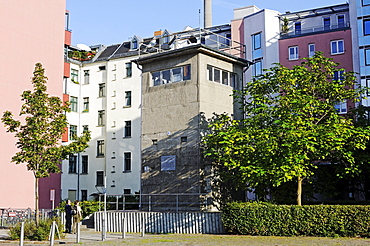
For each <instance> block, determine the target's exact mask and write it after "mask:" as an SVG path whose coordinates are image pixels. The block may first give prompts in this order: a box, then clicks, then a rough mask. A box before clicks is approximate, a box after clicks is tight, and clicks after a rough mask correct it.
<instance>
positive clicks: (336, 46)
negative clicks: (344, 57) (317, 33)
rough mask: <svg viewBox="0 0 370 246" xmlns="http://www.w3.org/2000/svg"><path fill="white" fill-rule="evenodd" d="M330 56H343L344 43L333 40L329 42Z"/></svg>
mask: <svg viewBox="0 0 370 246" xmlns="http://www.w3.org/2000/svg"><path fill="white" fill-rule="evenodd" d="M330 48H331V54H332V55H337V54H343V53H344V41H343V40H334V41H331V42H330Z"/></svg>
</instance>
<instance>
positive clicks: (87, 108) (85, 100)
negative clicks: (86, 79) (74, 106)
mask: <svg viewBox="0 0 370 246" xmlns="http://www.w3.org/2000/svg"><path fill="white" fill-rule="evenodd" d="M83 99H84V108H83V111H82V112H83V113H86V112H89V98H88V97H84V98H83Z"/></svg>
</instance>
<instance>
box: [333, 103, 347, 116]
mask: <svg viewBox="0 0 370 246" xmlns="http://www.w3.org/2000/svg"><path fill="white" fill-rule="evenodd" d="M334 108H335V110H336V111H337V112H338V113H339V114H345V113H347V101H343V102H340V103H337V104H336V105H334Z"/></svg>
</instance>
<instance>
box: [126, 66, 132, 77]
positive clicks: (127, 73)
mask: <svg viewBox="0 0 370 246" xmlns="http://www.w3.org/2000/svg"><path fill="white" fill-rule="evenodd" d="M131 76H132V63H131V62H128V63H126V77H131Z"/></svg>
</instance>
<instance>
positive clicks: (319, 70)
mask: <svg viewBox="0 0 370 246" xmlns="http://www.w3.org/2000/svg"><path fill="white" fill-rule="evenodd" d="M338 66H339V64H337V63H334V62H333V61H332V60H331V59H330V58H326V57H324V56H323V55H322V53H320V52H318V53H316V54H315V55H314V56H313V57H312V58H305V60H304V61H303V62H302V64H301V65H300V66H294V67H293V68H292V69H288V68H286V67H284V66H282V65H280V64H277V65H275V66H274V67H272V68H271V69H270V70H268V71H266V73H265V74H263V75H260V76H258V77H256V78H255V79H253V80H252V81H251V82H249V83H247V85H246V87H245V88H244V89H243V90H242V91H238V92H236V93H235V97H236V98H237V99H238V100H240V101H241V102H242V105H243V108H242V110H243V111H244V112H245V115H246V118H245V119H243V120H233V119H232V118H231V117H230V116H228V115H226V114H222V115H215V116H214V117H213V118H212V119H211V120H210V122H209V123H210V124H209V126H210V128H211V131H212V133H211V134H209V135H207V136H205V137H204V139H203V142H204V146H205V153H206V156H208V157H212V159H213V160H214V162H215V163H217V164H219V165H221V166H225V167H227V171H226V172H223V173H222V176H223V177H224V178H227V177H228V176H229V178H230V177H232V179H234V180H235V179H237V183H238V184H239V185H241V186H244V187H245V186H246V185H247V186H249V187H258V186H259V185H261V184H262V185H266V184H272V185H274V186H279V185H281V184H282V183H285V182H287V181H290V180H294V179H295V180H297V181H298V186H297V203H298V204H299V205H300V204H301V189H302V181H303V180H304V179H305V178H308V177H310V176H312V175H313V174H314V172H315V170H316V168H317V166H318V165H320V164H324V163H325V164H332V165H336V167H338V168H337V169H336V170H337V171H338V173H337V175H338V176H343V175H353V174H356V173H358V172H359V166H360V165H361V164H364V163H366V164H367V163H368V159H362V160H361V161H360V163H359V162H356V160H355V155H354V151H355V150H358V149H365V148H366V143H367V142H368V140H369V137H370V130H369V128H368V127H356V126H355V125H354V124H353V118H350V117H346V116H345V115H341V114H339V113H338V112H337V110H336V105H338V104H340V103H341V102H345V101H347V102H358V101H359V99H360V98H361V94H362V91H361V89H359V88H355V87H354V84H355V76H354V73H353V72H344V70H343V69H340V68H338ZM335 73H336V74H340V73H343V74H342V75H341V76H340V77H338V78H337V79H334V77H333V74H335Z"/></svg>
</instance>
